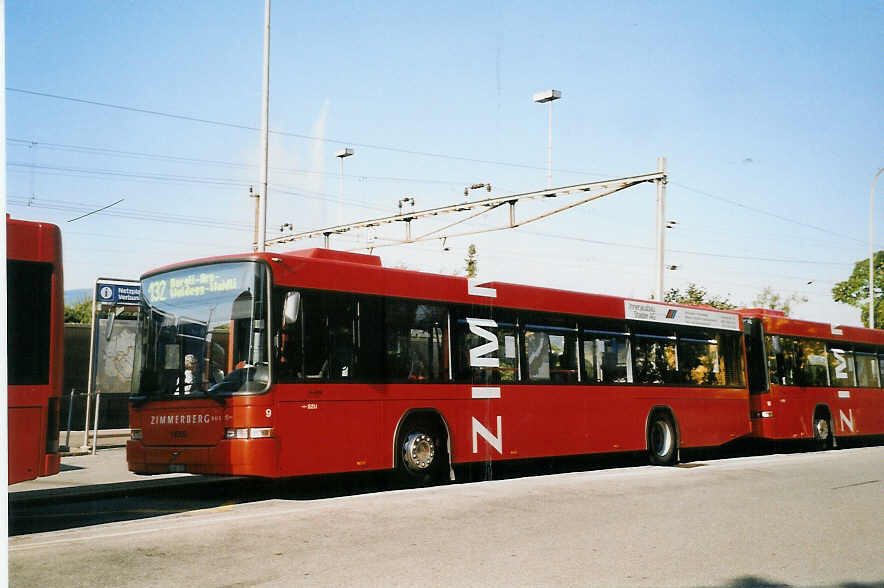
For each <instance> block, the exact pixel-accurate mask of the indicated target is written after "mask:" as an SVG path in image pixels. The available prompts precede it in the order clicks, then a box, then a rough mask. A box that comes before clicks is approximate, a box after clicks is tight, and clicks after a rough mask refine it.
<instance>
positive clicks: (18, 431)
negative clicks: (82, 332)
mask: <svg viewBox="0 0 884 588" xmlns="http://www.w3.org/2000/svg"><path fill="white" fill-rule="evenodd" d="M6 283H7V309H6V310H7V312H6V320H7V349H8V353H7V359H8V364H9V368H8V377H9V387H8V393H7V407H8V415H9V416H8V418H9V421H8V422H9V437H8V443H9V455H8V458H9V483H10V484H15V483H17V482H22V481H24V480H32V479H34V478H37V477H38V476H50V475H52V474H57V473H58V471H59V469H60V466H61V460H60V457H59V453H58V416H59V404H60V402H61V386H62V375H63V374H62V371H63V366H64V357H63V353H64V351H63V347H64V284H63V276H62V257H61V231H59V229H58V227H56V226H55V225H51V224H47V223H36V222H28V221H21V220H14V219H11V218H10V217H9V215H7V216H6Z"/></svg>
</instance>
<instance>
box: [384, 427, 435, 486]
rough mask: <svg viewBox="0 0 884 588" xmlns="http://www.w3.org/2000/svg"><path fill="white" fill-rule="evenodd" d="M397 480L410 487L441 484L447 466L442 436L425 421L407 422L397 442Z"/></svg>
mask: <svg viewBox="0 0 884 588" xmlns="http://www.w3.org/2000/svg"><path fill="white" fill-rule="evenodd" d="M396 447H397V452H398V463H397V464H396V469H397V474H398V477H399V478H400V479H401V480H402V481H403V482H404V483H405V484H407V485H409V486H428V485H431V484H437V483H439V482H441V481H442V480H443V479H444V477H443V473H444V471H445V470H446V468H447V467H448V463H447V462H448V451H447V442H446V439H445V436H444V435H443V434H442V433H441V429H440V427H439V426H434V424H433V423H431V422H429V420H428V419H421V420H415V421H411V422H408V423H406V424H405V425H404V426H403V427H402V431H401V432H400V433H399V437H398V439H397V441H396Z"/></svg>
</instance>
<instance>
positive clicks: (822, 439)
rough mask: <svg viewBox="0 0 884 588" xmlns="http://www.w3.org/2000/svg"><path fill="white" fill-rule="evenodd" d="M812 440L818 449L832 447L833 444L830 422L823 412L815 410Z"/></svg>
mask: <svg viewBox="0 0 884 588" xmlns="http://www.w3.org/2000/svg"><path fill="white" fill-rule="evenodd" d="M813 440H814V443H815V444H816V447H817V449H818V450H820V451H825V450H827V449H832V447H834V445H835V443H834V437H833V435H832V424H831V421H830V420H829V415H828V414H827V413H825V412H817V413H816V415H815V416H814V417H813Z"/></svg>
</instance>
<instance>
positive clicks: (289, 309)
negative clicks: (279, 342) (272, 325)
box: [282, 292, 301, 330]
mask: <svg viewBox="0 0 884 588" xmlns="http://www.w3.org/2000/svg"><path fill="white" fill-rule="evenodd" d="M300 309H301V293H300V292H289V293H288V294H286V295H285V304H284V305H283V307H282V328H283V330H285V329H287V328H288V327H290V326H291V325H294V324H295V323H296V322H298V312H299V311H300Z"/></svg>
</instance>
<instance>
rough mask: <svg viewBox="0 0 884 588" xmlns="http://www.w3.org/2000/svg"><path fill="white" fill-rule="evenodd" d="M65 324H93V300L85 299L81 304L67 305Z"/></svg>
mask: <svg viewBox="0 0 884 588" xmlns="http://www.w3.org/2000/svg"><path fill="white" fill-rule="evenodd" d="M64 322H66V323H85V324H87V325H88V324H92V299H91V298H89V297H84V298H83V300H81V301H80V302H75V303H74V304H65V305H64Z"/></svg>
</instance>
